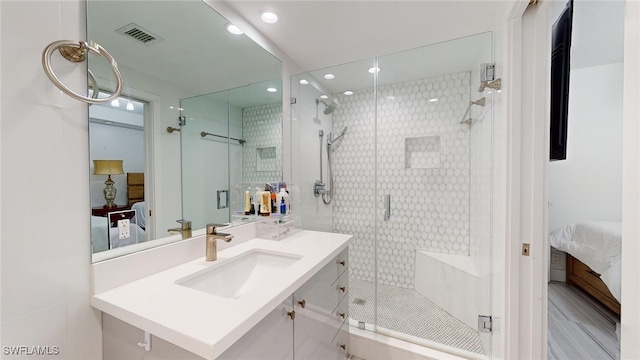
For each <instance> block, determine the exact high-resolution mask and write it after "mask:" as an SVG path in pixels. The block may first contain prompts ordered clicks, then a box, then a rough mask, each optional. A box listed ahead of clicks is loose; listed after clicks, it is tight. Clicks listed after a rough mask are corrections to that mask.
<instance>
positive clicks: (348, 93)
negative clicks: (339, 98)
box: [343, 90, 353, 96]
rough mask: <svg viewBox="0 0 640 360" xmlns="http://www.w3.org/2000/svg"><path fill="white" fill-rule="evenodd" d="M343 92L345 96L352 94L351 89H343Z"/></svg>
mask: <svg viewBox="0 0 640 360" xmlns="http://www.w3.org/2000/svg"><path fill="white" fill-rule="evenodd" d="M343 94H345V95H347V96H351V95H353V91H351V90H347V91H345V92H344V93H343Z"/></svg>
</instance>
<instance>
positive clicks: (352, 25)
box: [227, 0, 513, 71]
mask: <svg viewBox="0 0 640 360" xmlns="http://www.w3.org/2000/svg"><path fill="white" fill-rule="evenodd" d="M227 3H228V4H229V6H230V7H232V8H233V9H234V10H235V11H236V12H237V13H239V14H240V15H241V16H243V17H244V18H245V19H246V20H247V21H248V22H250V23H251V24H252V25H253V26H255V27H256V28H257V29H258V30H259V31H260V32H262V33H263V34H264V35H265V36H267V37H268V38H269V39H270V40H271V41H272V42H273V43H275V45H276V46H278V47H279V48H280V49H281V50H283V51H284V52H285V53H286V54H288V55H289V56H290V57H291V58H292V59H293V60H294V61H295V62H296V63H297V64H298V65H300V67H301V68H302V69H305V70H307V71H310V70H315V69H320V68H325V67H329V66H334V65H338V64H343V63H347V62H352V61H356V60H361V59H366V58H371V57H373V56H377V55H384V54H390V53H394V52H398V51H402V50H406V49H412V48H416V47H420V46H424V45H428V44H434V43H437V42H441V41H446V40H451V39H455V38H460V37H464V36H468V35H472V34H478V33H482V32H486V31H491V30H494V29H495V28H496V27H497V26H496V25H497V24H499V22H498V21H501V20H502V19H503V18H504V16H505V11H506V9H507V8H508V7H509V6H510V4H512V3H513V1H510V0H504V1H486V0H485V1H479V0H476V1H473V0H472V1H457V0H449V1H432V0H422V1H379V0H378V1H326V0H325V1H320V0H298V1H286V0H280V1H273V0H264V1H244V0H231V1H227ZM267 9H268V10H272V11H274V12H276V13H277V14H278V15H279V17H280V20H279V21H278V22H277V23H276V24H266V23H264V22H262V21H261V20H260V12H261V11H263V10H267Z"/></svg>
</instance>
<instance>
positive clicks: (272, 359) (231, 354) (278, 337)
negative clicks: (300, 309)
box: [216, 296, 293, 360]
mask: <svg viewBox="0 0 640 360" xmlns="http://www.w3.org/2000/svg"><path fill="white" fill-rule="evenodd" d="M291 305H292V297H291V296H290V297H288V298H287V300H285V301H284V302H283V303H282V304H280V306H278V307H277V308H276V309H275V310H273V311H272V312H271V313H269V315H267V317H265V318H264V319H262V321H260V322H259V323H258V324H257V325H256V326H254V327H253V328H252V329H251V330H250V331H249V332H248V333H246V334H245V335H244V336H243V337H241V338H240V339H239V340H238V341H236V343H235V344H233V345H232V346H231V347H230V348H229V349H227V351H225V352H224V353H222V355H220V356H219V357H217V358H216V359H217V360H293V336H292V335H293V320H292V319H291V317H290V316H289V315H288V313H289V312H290V311H292V306H291Z"/></svg>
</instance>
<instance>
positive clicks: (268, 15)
mask: <svg viewBox="0 0 640 360" xmlns="http://www.w3.org/2000/svg"><path fill="white" fill-rule="evenodd" d="M260 19H262V21H264V22H266V23H267V24H275V23H277V22H278V15H276V13H274V12H273V11H268V10H265V11H262V12H261V13H260Z"/></svg>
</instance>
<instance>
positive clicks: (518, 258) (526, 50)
mask: <svg viewBox="0 0 640 360" xmlns="http://www.w3.org/2000/svg"><path fill="white" fill-rule="evenodd" d="M550 4H551V2H541V3H539V4H538V5H535V6H532V7H529V9H528V10H527V7H526V6H525V7H524V9H523V8H522V7H523V5H522V4H521V3H515V4H514V5H513V7H512V9H511V13H510V15H509V17H508V18H507V26H506V27H505V28H506V29H507V31H506V41H505V45H506V46H505V47H506V54H505V59H506V63H505V74H506V76H505V78H506V80H507V81H506V88H507V89H513V91H509V92H508V94H507V104H506V109H505V111H506V115H507V119H506V124H505V125H506V131H507V133H506V135H507V139H506V142H505V143H504V144H500V143H498V142H497V143H496V147H495V148H496V149H497V150H498V149H502V150H504V155H500V154H496V158H497V160H498V161H497V162H496V168H497V169H499V168H500V166H501V165H505V169H506V171H505V172H504V174H501V173H500V172H499V171H498V172H496V175H504V176H505V177H504V178H502V179H501V178H499V177H496V181H495V184H494V187H495V186H499V185H500V184H501V182H502V181H504V184H505V186H504V188H503V189H497V191H496V194H497V196H498V198H500V197H501V196H505V199H506V204H504V203H501V204H500V205H498V210H500V207H502V206H504V205H506V209H503V211H505V212H506V213H505V216H506V217H505V220H506V221H505V222H506V223H505V224H504V225H505V226H504V228H500V227H497V228H496V230H497V231H496V234H497V236H498V237H497V238H496V239H497V242H499V241H500V238H499V236H501V235H502V230H504V236H505V239H504V240H505V267H504V271H505V273H504V282H503V284H504V285H505V290H504V291H505V294H504V301H505V304H504V305H505V306H504V309H505V314H504V338H503V340H504V345H503V351H504V354H503V355H504V356H503V358H506V359H544V358H546V356H547V298H546V296H547V272H548V269H547V263H548V261H547V257H548V252H547V251H546V249H547V248H548V239H547V237H548V236H547V234H546V230H545V229H546V227H547V219H546V216H547V207H546V203H547V202H546V199H547V184H546V167H547V163H548V160H547V159H548V156H545V154H547V155H548V139H547V137H548V136H546V135H545V134H547V132H548V129H546V127H547V126H546V125H547V124H548V121H549V120H548V114H549V112H548V99H549V96H550V94H549V93H550V89H549V87H548V80H547V79H548V78H549V77H548V71H549V61H548V58H549V57H548V53H549V51H550V50H549V49H550V47H549V36H548V31H549V29H550V24H549V23H548V15H547V11H548V10H549V9H550ZM624 37H625V39H624V75H623V77H624V79H625V80H624V85H623V86H624V89H623V184H622V191H623V192H622V193H623V202H622V207H623V209H622V230H623V233H624V236H625V238H629V239H638V238H640V206H639V204H640V126H639V125H638V119H639V118H640V106H639V105H638V104H639V101H638V100H639V99H640V71H639V69H638V65H637V64H639V63H640V51H639V48H640V3H638V2H637V1H634V0H626V9H625V35H624ZM524 99H527V100H526V101H525V100H524ZM498 139H499V138H498ZM499 152H501V151H496V153H499ZM496 202H498V201H496ZM496 214H500V213H496ZM496 217H499V216H496ZM498 225H500V224H498ZM498 230H499V231H498ZM522 243H530V244H531V250H530V256H522V255H521V252H520V248H521V246H522ZM638 257H640V241H626V242H625V243H624V244H623V251H622V283H623V286H622V298H623V299H622V300H623V301H622V302H623V303H629V304H634V303H635V304H637V303H638V302H640V280H639V279H640V276H639V275H640V263H639V262H638V261H637V259H638ZM541 314H542V316H541ZM621 324H622V325H621V326H622V334H621V341H620V342H621V344H620V345H621V358H640V348H639V347H638V346H637V339H638V338H640V310H639V309H637V308H634V307H629V306H628V307H626V308H624V310H623V312H622V318H621Z"/></svg>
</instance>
